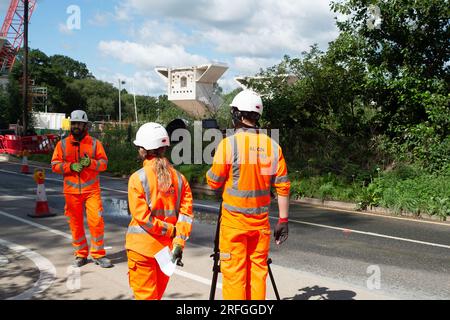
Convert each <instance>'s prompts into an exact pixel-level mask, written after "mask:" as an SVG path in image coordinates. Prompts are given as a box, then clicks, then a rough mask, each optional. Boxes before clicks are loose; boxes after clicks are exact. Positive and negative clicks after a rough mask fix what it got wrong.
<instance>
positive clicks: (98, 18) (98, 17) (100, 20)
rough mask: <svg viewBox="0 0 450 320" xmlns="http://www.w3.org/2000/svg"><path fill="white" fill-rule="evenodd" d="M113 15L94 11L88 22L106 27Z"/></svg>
mask: <svg viewBox="0 0 450 320" xmlns="http://www.w3.org/2000/svg"><path fill="white" fill-rule="evenodd" d="M111 18H113V16H112V15H111V14H110V13H96V14H95V15H94V17H93V18H91V19H89V24H91V25H93V26H96V27H106V26H107V25H108V24H109V22H110V20H111Z"/></svg>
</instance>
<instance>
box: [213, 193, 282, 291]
mask: <svg viewBox="0 0 450 320" xmlns="http://www.w3.org/2000/svg"><path fill="white" fill-rule="evenodd" d="M221 220H222V201H220V203H219V217H218V218H217V226H216V236H215V239H214V252H213V254H211V256H210V257H212V258H213V269H212V271H213V277H212V281H211V291H210V293H209V300H214V298H215V295H216V287H217V277H218V276H219V272H220V249H219V239H220V235H219V234H220V223H221ZM271 263H272V259H270V258H269V259H267V268H268V270H269V277H270V282H271V283H272V286H273V291H275V296H276V297H277V300H280V295H279V294H278V288H277V284H276V283H275V278H274V277H273V273H272V269H271V268H270V264H271Z"/></svg>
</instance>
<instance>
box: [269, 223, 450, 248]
mask: <svg viewBox="0 0 450 320" xmlns="http://www.w3.org/2000/svg"><path fill="white" fill-rule="evenodd" d="M269 218H270V219H273V220H278V218H277V217H269ZM289 222H295V223H299V224H305V225H308V226H314V227H320V228H328V229H333V230H339V231H343V232H345V233H358V234H364V235H367V236H373V237H380V238H386V239H392V240H399V241H406V242H412V243H418V244H423V245H427V246H433V247H440V248H445V249H450V246H448V245H445V244H439V243H432V242H426V241H419V240H414V239H407V238H400V237H393V236H388V235H385V234H380V233H374V232H366V231H359V230H354V229H348V228H339V227H332V226H327V225H324V224H318V223H311V222H306V221H299V220H293V219H289Z"/></svg>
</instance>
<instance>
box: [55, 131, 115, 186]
mask: <svg viewBox="0 0 450 320" xmlns="http://www.w3.org/2000/svg"><path fill="white" fill-rule="evenodd" d="M86 155H87V156H88V157H89V158H91V164H90V165H89V167H87V168H84V169H83V171H81V172H80V173H77V172H74V171H72V170H71V169H70V165H71V164H72V163H75V162H79V161H80V158H82V157H84V156H86ZM51 164H52V170H53V172H56V173H59V174H62V175H64V193H69V194H82V193H90V192H92V191H98V190H100V182H99V178H98V174H99V172H102V171H105V170H106V168H107V167H108V158H107V157H106V153H105V149H103V145H102V143H101V142H100V141H98V140H97V139H95V138H93V137H91V136H90V135H88V134H86V136H85V137H84V138H83V139H82V140H81V141H80V142H78V141H76V140H75V139H74V138H73V136H72V135H70V136H68V137H67V138H65V139H63V140H61V141H59V142H58V144H57V145H56V148H55V151H54V152H53V157H52V163H51Z"/></svg>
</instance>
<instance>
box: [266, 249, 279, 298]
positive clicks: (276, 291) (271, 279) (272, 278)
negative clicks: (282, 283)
mask: <svg viewBox="0 0 450 320" xmlns="http://www.w3.org/2000/svg"><path fill="white" fill-rule="evenodd" d="M271 263H272V259H270V258H269V259H267V268H268V269H269V277H270V281H271V282H272V286H273V291H275V296H276V297H277V300H281V299H280V295H279V294H278V288H277V284H276V283H275V278H274V277H273V273H272V269H271V268H270V264H271Z"/></svg>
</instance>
